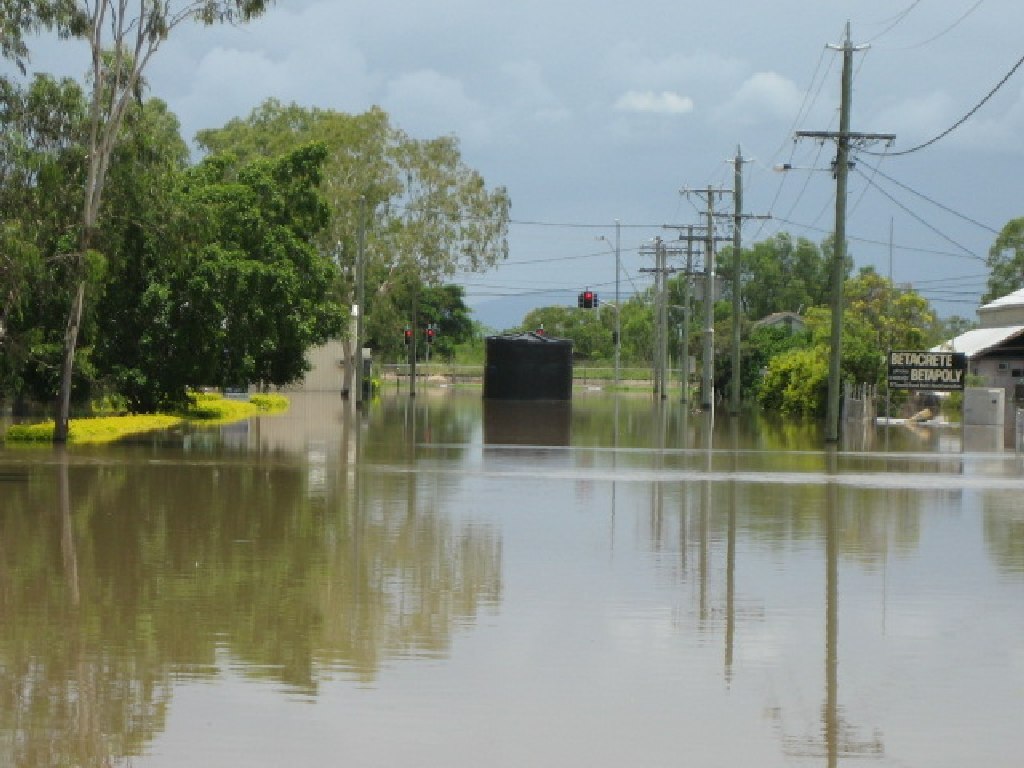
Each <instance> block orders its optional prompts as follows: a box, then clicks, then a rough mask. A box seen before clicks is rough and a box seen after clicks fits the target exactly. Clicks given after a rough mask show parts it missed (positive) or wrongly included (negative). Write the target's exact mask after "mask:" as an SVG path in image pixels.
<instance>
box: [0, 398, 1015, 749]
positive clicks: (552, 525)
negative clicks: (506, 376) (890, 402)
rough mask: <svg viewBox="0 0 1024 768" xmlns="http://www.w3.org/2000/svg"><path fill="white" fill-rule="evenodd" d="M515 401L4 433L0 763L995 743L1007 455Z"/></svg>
mask: <svg viewBox="0 0 1024 768" xmlns="http://www.w3.org/2000/svg"><path fill="white" fill-rule="evenodd" d="M530 409H531V410H529V411H528V412H527V413H526V414H525V415H524V414H523V413H514V412H513V413H511V415H510V414H509V413H508V412H501V413H499V414H498V415H497V416H495V414H494V412H488V409H487V408H486V407H485V405H484V404H483V403H481V401H480V400H479V398H477V397H472V396H470V397H464V396H457V395H448V394H445V395H439V394H437V393H430V392H426V393H423V396H422V397H421V396H419V395H418V396H417V397H416V398H414V399H410V398H391V399H385V400H382V401H380V402H376V403H371V404H368V406H367V408H366V409H365V410H363V411H357V410H355V409H353V408H351V407H350V406H348V405H346V404H345V403H343V402H340V401H338V400H337V399H335V398H308V399H305V400H303V399H299V400H298V401H297V402H296V403H295V404H294V405H293V410H292V411H291V412H290V413H289V414H288V415H287V416H285V417H281V418H279V419H276V418H261V419H256V420H253V421H252V422H249V423H248V424H247V425H246V427H245V428H244V429H243V428H240V427H237V426H236V427H234V428H232V429H228V430H216V431H212V432H209V433H201V432H197V431H183V432H177V433H172V434H169V435H166V436H164V437H162V438H160V439H146V440H139V441H134V442H131V443H129V444H126V445H121V446H114V447H110V448H85V449H73V450H70V451H68V452H60V451H56V452H52V451H49V450H45V451H11V450H8V451H6V452H4V453H0V764H3V765H12V766H24V767H25V768H36V767H37V766H51V765H61V764H66V765H83V766H93V765H95V766H109V765H126V764H131V765H133V766H136V767H137V768H139V767H141V768H149V766H161V767H162V766H168V765H180V764H189V763H193V764H208V765H218V766H219V765H229V764H240V763H245V764H247V765H256V766H262V765H274V764H276V763H275V762H274V758H273V756H271V755H270V754H269V753H267V752H265V750H261V749H260V747H259V745H260V744H266V743H267V740H268V739H276V740H278V741H279V742H280V743H281V744H282V745H284V746H283V747H282V751H283V752H287V753H288V754H289V755H291V754H292V753H293V752H294V753H295V755H296V757H295V760H296V762H298V763H301V764H321V763H330V762H332V761H338V760H345V759H346V758H347V759H348V761H349V762H354V763H356V764H374V765H388V764H410V762H409V760H410V758H411V756H413V755H415V756H417V758H418V760H419V762H420V763H421V764H438V765H440V764H445V765H453V766H461V765H465V766H469V765H478V764H496V765H507V766H512V765H525V764H531V765H550V766H555V765H569V764H577V763H581V762H583V763H586V764H588V765H595V766H611V765H621V764H622V763H624V762H631V763H635V764H639V765H663V764H664V765H668V764H675V763H677V762H679V759H680V754H681V752H680V745H681V744H684V745H685V747H686V754H687V755H688V758H687V759H689V757H693V758H694V759H697V760H698V762H701V763H702V764H720V765H733V764H737V765H739V764H757V765H764V766H769V767H772V766H788V765H792V764H794V762H797V761H801V762H802V761H808V762H809V764H816V765H822V766H827V768H835V767H836V766H840V765H845V764H848V763H849V761H850V760H852V759H853V758H854V757H865V756H867V757H871V758H873V760H875V761H877V762H878V764H881V765H893V766H900V765H937V766H950V768H952V766H954V765H961V764H973V763H974V762H977V763H979V764H984V765H987V766H996V767H997V768H1002V766H1010V765H1015V762H1014V761H1015V759H1016V755H1015V753H1014V752H1011V745H1012V743H1013V740H1014V738H1015V734H1014V732H1013V729H1012V728H1011V727H1010V725H1011V721H1012V717H1013V714H1012V713H1014V712H1018V711H1020V706H1021V705H1024V700H1022V698H1021V695H1020V690H1021V688H1020V682H1021V680H1022V679H1024V678H1022V677H1021V674H1022V672H1021V670H1024V645H1022V644H1021V640H1020V638H1021V637H1022V636H1024V618H1022V615H1021V612H1020V610H1019V608H1020V605H1021V600H1024V518H1022V517H1021V515H1020V513H1019V511H1018V508H1019V506H1020V505H1019V498H1020V493H1021V491H1022V490H1024V481H1022V469H1021V462H1020V459H1019V457H1017V456H1015V455H1013V454H991V453H985V452H978V453H971V452H967V453H962V452H960V451H959V449H958V450H957V451H955V452H951V453H946V452H944V451H945V447H944V444H938V443H937V444H935V445H933V446H930V447H931V448H933V449H934V450H933V451H929V450H923V449H922V448H921V446H920V445H911V444H910V443H908V444H907V445H904V446H898V447H894V448H892V449H891V450H890V451H879V452H876V451H873V450H870V449H869V448H867V447H865V446H863V445H858V446H855V447H852V448H851V447H848V446H847V447H844V450H841V451H824V450H820V449H818V448H817V447H816V445H817V444H816V443H814V442H813V441H814V440H816V439H817V435H816V432H815V430H814V428H813V427H809V426H808V425H801V424H795V425H794V424H784V423H780V422H776V421H772V420H767V419H735V418H728V417H723V416H720V417H719V418H717V419H711V418H710V417H708V416H707V415H705V414H693V413H690V412H689V411H688V410H686V409H685V408H679V407H678V406H677V405H675V404H671V403H663V402H659V401H652V400H651V399H650V398H628V397H626V398H615V397H611V398H610V397H593V398H589V397H588V398H581V399H580V400H579V401H577V402H574V403H573V404H572V405H571V407H570V408H568V409H562V410H561V411H559V412H558V413H556V414H551V413H546V414H543V416H542V415H541V414H540V413H539V412H538V411H537V410H536V405H535V404H530ZM895 442H896V441H895V440H893V441H892V443H895ZM879 444H881V441H879V440H877V439H876V440H875V443H874V445H876V446H877V445H879ZM936 451H938V452H936ZM936 681H941V682H939V683H936ZM979 690H983V691H984V692H985V695H984V696H978V695H976V693H977V691H979ZM259 696H265V698H264V699H261V701H263V702H264V703H263V704H262V706H265V707H266V718H264V719H262V720H260V719H256V720H253V719H252V717H251V712H250V711H249V710H247V707H248V706H249V705H250V704H251V702H252V701H254V700H255V699H257V698H258V697H259ZM296 699H301V700H302V701H303V702H304V703H305V704H304V706H307V707H308V709H304V710H303V711H302V714H301V715H299V714H296V712H295V711H294V709H289V706H294V702H295V700H296ZM964 700H970V701H971V713H970V715H965V714H964V708H963V707H962V706H961V704H959V703H958V702H961V701H964ZM182 702H187V704H183V703H182ZM225 702H228V703H230V705H231V707H225ZM236 709H237V711H236ZM183 713H184V714H183ZM1008 713H1009V714H1008ZM214 715H216V717H217V718H218V722H219V723H223V724H224V725H225V732H224V733H223V734H220V733H218V736H217V738H218V743H220V744H221V745H222V746H221V747H220V748H221V749H222V750H223V752H224V756H223V759H220V760H215V759H213V757H212V756H211V757H210V759H209V760H204V759H203V758H204V757H207V756H208V755H205V754H199V755H198V756H197V755H196V753H195V752H194V751H190V749H194V746H193V745H194V744H195V742H196V739H197V738H198V737H199V736H200V735H201V734H202V733H205V731H203V730H202V723H203V722H204V720H206V719H210V718H213V717H214ZM190 718H191V719H190ZM300 721H301V723H302V727H298V726H297V725H296V723H298V722H300ZM254 722H255V723H264V724H265V723H267V722H271V723H274V727H273V729H272V733H270V734H265V733H260V726H259V725H253V723H254ZM986 724H987V725H986ZM626 726H628V727H626ZM340 729H344V730H343V731H342V730H340ZM340 733H343V737H344V738H343V739H342V737H341V736H339V734H340ZM954 733H959V734H962V737H958V738H957V739H956V740H955V741H954V740H953V739H951V738H950V737H949V734H954ZM341 741H343V742H344V748H341V747H339V743H340V742H341ZM961 742H962V743H963V744H962V743H961ZM964 744H969V745H971V746H970V753H969V754H967V752H968V748H967V747H966V746H964ZM300 755H301V756H300ZM360 758H362V759H360ZM705 758H706V759H705ZM967 758H973V759H967ZM414 762H415V761H414Z"/></svg>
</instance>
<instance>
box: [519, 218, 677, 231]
mask: <svg viewBox="0 0 1024 768" xmlns="http://www.w3.org/2000/svg"><path fill="white" fill-rule="evenodd" d="M508 223H509V224H516V225H518V226H523V227H556V228H561V229H608V228H609V227H612V226H614V224H609V223H608V222H607V221H605V222H602V223H600V224H587V223H584V222H565V221H531V220H528V219H509V220H508ZM619 226H620V227H622V229H657V228H659V227H661V226H662V225H661V224H620V225H619Z"/></svg>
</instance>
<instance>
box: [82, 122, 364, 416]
mask: <svg viewBox="0 0 1024 768" xmlns="http://www.w3.org/2000/svg"><path fill="white" fill-rule="evenodd" d="M157 117H159V115H157ZM158 122H159V121H158ZM325 156H326V150H325V148H324V147H323V146H322V145H316V144H314V145H309V146H307V147H303V148H299V149H296V150H294V151H292V152H289V153H287V154H285V155H282V156H280V157H278V158H275V159H273V160H264V159H256V160H253V161H251V162H248V163H244V164H240V163H238V162H237V161H236V159H235V158H234V157H232V156H230V155H218V156H213V157H210V158H207V159H206V160H205V161H204V162H202V163H201V164H200V165H199V166H197V167H195V168H192V169H189V170H188V171H186V172H183V173H180V174H178V175H177V178H176V179H175V184H176V188H175V190H174V194H173V197H172V199H171V201H170V203H168V201H166V200H164V201H157V204H156V205H154V206H153V207H152V208H150V209H149V210H150V213H149V215H150V216H154V217H155V216H157V215H158V214H160V213H161V212H163V213H165V214H166V215H167V217H168V218H167V220H166V221H165V222H164V223H163V224H162V225H160V224H158V223H157V222H155V221H149V222H148V225H146V226H142V227H141V228H139V227H137V225H136V224H135V223H134V222H126V223H125V226H124V228H123V229H122V230H120V232H121V233H122V237H123V243H122V250H123V252H124V254H125V258H124V259H123V260H121V264H120V266H119V267H118V269H116V270H114V272H113V274H112V276H111V281H110V290H109V291H108V292H107V293H106V294H105V295H104V296H103V299H102V302H103V303H102V310H103V311H102V313H101V314H102V316H103V321H102V329H101V330H102V332H101V333H100V334H99V337H100V338H101V339H102V342H101V344H100V349H99V350H98V355H97V358H98V362H101V363H102V364H103V367H104V370H109V371H110V372H111V376H112V378H113V380H114V383H115V386H116V387H117V389H118V390H119V391H120V392H121V393H122V394H124V395H125V396H126V397H128V399H129V400H130V402H131V403H132V405H133V406H134V407H135V408H136V409H139V410H152V409H154V408H157V407H161V406H166V405H171V404H175V403H180V402H182V401H183V399H184V398H185V393H186V388H187V387H193V386H198V385H202V384H212V385H220V386H234V385H241V384H247V383H250V382H260V383H262V384H265V385H270V384H273V385H282V384H288V383H290V382H292V381H294V380H296V379H297V378H299V377H301V376H302V375H303V373H305V371H306V366H307V363H306V360H305V353H306V351H307V350H308V348H309V347H310V346H312V345H314V344H318V343H321V342H323V341H325V340H326V339H327V338H329V337H330V336H332V335H334V334H336V333H337V332H338V331H339V329H340V326H341V322H342V320H343V318H344V315H345V312H344V311H343V309H342V307H341V306H340V305H339V304H338V303H337V302H336V301H335V300H334V299H333V297H332V294H331V287H332V285H333V283H334V280H335V277H336V274H337V267H336V265H335V264H334V262H333V261H332V260H331V259H330V258H329V257H327V256H325V255H324V254H322V253H321V252H320V251H319V250H318V249H317V248H316V246H315V245H314V240H315V237H316V235H317V234H318V233H319V231H320V230H321V229H322V228H323V227H324V226H325V225H326V222H327V207H326V205H325V204H324V202H323V201H322V200H321V198H320V196H319V191H318V190H319V184H320V172H321V166H322V163H323V161H324V158H325ZM170 178H171V177H168V180H170Z"/></svg>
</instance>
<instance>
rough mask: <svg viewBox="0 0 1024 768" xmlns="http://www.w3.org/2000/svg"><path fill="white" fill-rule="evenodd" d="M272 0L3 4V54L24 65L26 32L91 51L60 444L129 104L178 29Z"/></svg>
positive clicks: (248, 13) (26, 0)
mask: <svg viewBox="0 0 1024 768" xmlns="http://www.w3.org/2000/svg"><path fill="white" fill-rule="evenodd" d="M268 4H269V0H182V1H181V2H173V0H139V2H138V3H129V2H127V0H5V2H4V4H3V5H2V6H0V21H2V22H3V31H2V32H0V53H2V54H3V55H4V56H5V57H9V58H13V59H14V60H15V61H16V62H17V63H18V64H19V65H20V66H23V65H24V61H25V59H26V58H27V57H28V54H29V50H28V48H27V47H26V45H25V37H24V32H26V31H34V30H37V29H51V30H54V31H55V32H56V33H57V34H58V36H60V37H62V38H76V39H80V40H84V41H85V42H86V43H87V44H88V46H89V61H90V64H89V74H88V80H89V89H90V93H89V97H88V128H87V132H86V139H85V141H84V143H83V144H84V149H85V153H84V157H85V163H86V166H85V183H84V188H83V194H82V195H81V198H80V199H81V200H82V205H81V208H80V212H81V218H80V226H79V230H78V233H77V238H76V243H75V246H74V248H73V249H70V252H69V254H68V255H69V256H70V257H71V264H72V270H71V275H70V278H71V288H72V290H71V295H72V299H71V302H70V306H69V310H68V314H67V325H66V330H65V335H64V350H63V361H62V365H61V376H60V396H59V398H58V403H57V404H58V410H57V415H56V425H55V428H54V440H55V441H58V442H63V441H64V440H66V439H67V425H68V414H69V409H70V399H71V387H72V376H73V373H74V369H75V358H76V350H77V347H78V338H79V332H80V329H81V324H82V319H83V313H84V311H85V302H86V288H87V287H88V284H89V276H90V273H91V272H92V270H91V268H90V266H91V265H90V257H89V254H90V252H91V251H92V250H93V248H94V244H95V240H96V232H97V229H98V226H99V218H100V213H101V209H102V205H103V201H104V191H105V187H106V182H107V172H108V170H109V168H110V163H111V158H112V156H113V152H114V149H115V147H116V146H117V143H118V140H119V137H120V135H121V125H122V122H123V120H124V117H125V113H126V111H127V110H128V108H129V106H130V105H131V104H132V103H133V102H134V101H137V100H138V98H139V96H140V93H141V91H142V89H143V86H144V77H143V76H144V73H145V71H146V69H147V67H148V66H149V63H150V61H151V60H152V58H153V56H154V55H155V54H156V53H157V51H158V50H159V49H160V47H161V46H162V45H163V43H164V41H166V40H167V38H168V37H169V36H170V34H171V32H172V31H173V30H175V29H176V28H178V27H180V26H181V25H183V24H185V23H188V22H192V21H195V22H199V23H203V24H214V23H223V22H237V21H248V20H249V19H252V18H254V17H256V16H258V15H260V14H262V13H263V11H264V10H265V9H266V7H267V5H268Z"/></svg>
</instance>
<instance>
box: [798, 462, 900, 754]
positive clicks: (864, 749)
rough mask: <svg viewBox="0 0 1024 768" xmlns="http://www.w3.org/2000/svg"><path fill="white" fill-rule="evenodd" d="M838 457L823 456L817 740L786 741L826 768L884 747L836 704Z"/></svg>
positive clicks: (837, 696) (876, 737) (837, 670)
mask: <svg viewBox="0 0 1024 768" xmlns="http://www.w3.org/2000/svg"><path fill="white" fill-rule="evenodd" d="M838 465H839V462H838V453H837V450H836V449H835V447H829V448H827V449H826V452H825V476H826V477H825V489H824V496H825V503H824V505H823V507H822V524H823V528H824V533H825V541H824V546H825V699H824V702H823V704H822V710H821V738H820V739H816V738H807V739H793V738H789V739H787V743H786V751H787V753H788V754H791V755H794V756H802V757H824V758H825V765H826V766H827V768H837V766H838V765H839V759H840V758H854V757H861V758H862V757H874V758H881V757H883V756H884V754H885V747H884V745H883V744H882V740H881V737H880V736H879V735H877V734H875V735H874V736H873V737H871V738H858V737H857V735H856V733H855V729H854V728H853V727H851V726H849V725H848V724H847V723H846V722H845V720H844V718H843V714H842V708H841V706H840V704H839V536H840V532H839V515H840V505H839V500H838V497H839V486H838V484H837V482H836V479H837V475H838Z"/></svg>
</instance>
